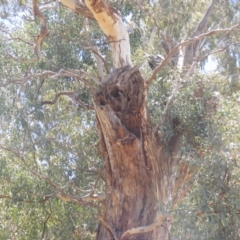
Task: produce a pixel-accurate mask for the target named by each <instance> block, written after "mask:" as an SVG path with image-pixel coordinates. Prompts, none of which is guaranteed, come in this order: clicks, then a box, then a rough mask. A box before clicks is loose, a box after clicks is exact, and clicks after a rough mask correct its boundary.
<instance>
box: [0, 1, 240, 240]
mask: <svg viewBox="0 0 240 240" xmlns="http://www.w3.org/2000/svg"><path fill="white" fill-rule="evenodd" d="M30 2H31V1H11V3H9V1H0V3H1V6H0V14H1V15H0V17H1V20H0V32H1V35H0V82H1V83H0V91H1V94H0V119H1V121H0V148H1V150H0V204H1V210H0V211H1V212H0V239H18V240H21V239H24V240H25V239H27V240H28V239H29V240H30V239H42V238H43V236H45V237H46V239H83V240H88V239H89V240H90V239H94V235H95V231H96V224H97V222H96V216H97V213H98V209H96V208H90V207H89V206H80V205H77V204H73V203H65V202H63V201H61V200H60V199H57V198H56V195H57V190H56V189H55V188H54V187H53V186H52V185H51V184H49V181H48V180H51V182H52V183H53V184H55V185H57V186H58V187H59V188H62V189H64V191H65V192H67V193H68V194H76V195H82V192H80V191H79V189H82V190H88V189H91V188H92V187H93V186H94V184H95V182H96V180H97V179H98V178H99V180H98V183H97V186H96V188H97V191H99V192H100V191H102V192H103V191H104V176H102V175H101V174H99V173H101V169H102V160H101V157H100V154H99V153H98V151H97V145H98V141H99V139H98V135H97V131H96V121H95V113H94V112H93V111H92V110H86V109H85V108H83V107H82V106H81V105H78V104H77V103H76V101H74V100H72V99H71V98H68V97H67V96H60V97H59V98H58V99H57V101H56V103H55V104H52V105H50V104H42V102H44V101H53V100H54V98H55V96H56V94H58V93H60V92H73V93H74V94H75V95H74V96H76V98H77V100H79V101H81V102H82V103H84V104H85V105H88V106H91V105H92V98H91V97H92V96H91V95H92V92H91V89H90V87H89V86H88V85H86V84H84V83H82V82H79V81H77V80H76V79H74V78H73V77H68V76H61V77H58V78H53V77H52V76H51V75H48V76H45V77H44V78H40V77H33V76H32V74H34V73H41V72H43V71H53V72H59V71H60V70H61V69H76V70H82V71H84V72H85V73H86V74H88V76H89V75H90V76H95V77H96V76H97V74H96V64H95V59H94V55H93V53H92V51H91V50H89V47H93V46H95V47H97V48H98V50H99V52H100V53H101V55H102V56H103V57H104V58H105V60H106V63H107V64H108V66H109V68H110V69H111V67H112V63H111V53H110V51H109V46H108V43H107V39H106V37H105V36H104V34H103V33H102V32H101V31H100V29H99V27H98V26H97V23H96V22H94V21H90V20H86V19H84V18H82V17H80V16H78V15H77V14H74V13H73V12H71V11H69V10H67V9H65V8H64V7H63V6H61V5H59V6H57V8H55V9H48V10H46V11H44V15H45V17H46V18H47V21H48V28H49V35H48V37H47V38H46V39H45V40H44V42H43V44H42V49H41V59H40V61H38V62H33V63H29V62H26V61H15V60H14V59H13V58H12V57H10V54H11V55H12V56H15V57H16V58H18V59H21V60H30V59H33V58H34V53H33V49H32V48H33V45H32V44H33V43H34V39H35V38H36V36H37V35H38V34H39V22H38V20H37V19H35V18H34V17H33V16H32V15H31V14H30V15H29V13H28V10H27V8H26V6H25V4H30ZM217 2H218V3H217V4H216V7H215V10H214V13H213V14H212V16H211V19H210V22H209V28H210V29H211V28H218V27H219V28H220V27H229V26H232V25H234V24H235V23H237V22H239V7H240V6H239V2H238V1H217ZM223 2H224V3H223ZM110 3H111V4H112V6H115V7H116V8H117V9H118V10H119V11H120V12H121V13H122V16H123V20H124V22H125V24H126V26H127V28H128V30H129V35H130V42H131V47H132V49H131V50H132V58H133V61H134V63H136V64H137V63H139V62H142V61H145V60H146V59H147V56H148V54H162V55H166V54H165V52H164V50H163V47H162V44H161V39H162V38H163V37H165V36H166V35H170V36H171V38H172V39H173V41H174V42H176V43H179V42H180V41H182V40H183V39H187V38H189V36H190V35H191V33H192V31H193V30H194V29H195V27H196V24H197V23H198V21H199V20H200V19H201V18H202V15H203V12H204V10H205V9H206V6H207V5H206V1H202V0H198V1H180V0H177V1H147V0H146V1H110ZM222 4H224V7H223V6H222ZM239 41H240V36H239V32H233V33H231V34H222V35H213V36H211V37H210V38H206V40H205V43H204V45H203V47H202V49H201V53H200V57H202V61H200V64H199V65H200V66H201V67H199V71H198V72H197V74H196V75H194V76H191V78H189V80H188V81H187V82H186V83H185V84H184V86H183V87H182V88H181V89H180V90H179V91H178V94H177V95H176V97H175V98H174V100H173V103H172V104H171V105H170V107H169V109H168V114H167V118H166V123H165V125H164V127H163V128H162V129H160V131H161V133H162V141H163V143H164V142H167V141H169V139H170V138H171V137H172V136H174V134H179V133H181V134H182V143H181V153H182V159H183V161H184V162H185V163H187V164H188V165H189V166H190V169H191V170H192V171H193V172H194V171H196V169H197V171H196V174H194V178H193V179H192V181H191V184H192V187H191V189H190V190H189V192H188V194H187V195H186V197H185V198H184V199H183V200H182V201H181V202H180V203H179V204H178V205H176V206H174V208H172V207H171V208H170V209H169V208H168V207H166V210H167V211H171V212H173V213H174V223H173V226H172V230H171V239H197V240H198V239H199V240H200V239H211V240H217V239H224V240H226V239H234V240H235V239H239V224H240V219H239V213H240V212H239V211H240V209H239V206H240V202H239V201H240V200H239V199H240V196H239V192H240V189H239V188H240V185H239V178H240V171H239V164H240V160H239V159H240V154H239V149H240V133H239V129H240V126H239V118H240V110H239V104H240V100H239V99H240V92H239V89H240V87H239V86H240V85H239V77H238V76H239V65H240V55H239V46H238V44H237V43H238V42H239ZM216 46H217V47H219V48H221V49H223V48H225V51H221V52H220V53H219V54H215V55H213V58H212V60H209V61H208V59H207V58H206V57H205V58H204V56H205V55H206V54H209V53H210V52H213V51H215V50H216ZM217 49H218V48H217ZM213 60H214V63H216V67H218V69H217V71H215V72H214V73H211V72H210V73H209V72H207V71H206V69H207V65H209V64H211V63H213ZM141 71H142V73H143V75H144V76H147V75H149V73H150V69H149V67H148V66H147V64H144V65H143V67H142V69H141ZM23 77H29V78H28V80H27V81H17V80H18V79H19V78H23ZM83 77H84V78H85V76H83ZM183 77H184V76H183V74H182V73H179V72H178V70H177V69H176V67H172V66H171V65H170V64H169V65H168V66H166V67H165V68H164V69H163V70H162V71H161V72H160V73H159V74H158V76H157V78H156V79H155V81H154V82H153V84H152V85H151V86H150V88H149V94H148V109H149V115H150V118H151V122H152V123H153V124H158V123H159V122H160V121H161V119H162V118H161V117H162V114H163V112H164V109H165V107H166V103H167V101H168V99H169V97H170V96H171V94H172V90H173V89H174V88H175V87H176V86H177V85H178V84H179V83H181V80H182V78H183ZM86 78H87V77H86ZM87 80H88V81H89V82H90V83H91V84H92V85H94V84H95V82H94V81H93V78H91V77H88V79H87ZM174 121H177V124H175V125H174V124H173V122H174ZM35 172H38V173H39V174H41V176H40V177H39V176H37V175H36V174H34V173H35ZM43 176H44V177H47V178H48V180H47V181H46V179H44V178H43ZM96 205H97V204H96ZM97 207H99V206H98V205H97Z"/></svg>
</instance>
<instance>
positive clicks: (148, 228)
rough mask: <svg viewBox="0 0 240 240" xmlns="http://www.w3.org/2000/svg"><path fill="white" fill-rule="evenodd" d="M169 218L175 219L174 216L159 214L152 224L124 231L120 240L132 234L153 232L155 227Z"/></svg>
mask: <svg viewBox="0 0 240 240" xmlns="http://www.w3.org/2000/svg"><path fill="white" fill-rule="evenodd" d="M168 220H173V217H172V216H159V217H158V219H157V221H156V222H154V223H152V224H151V225H148V226H142V227H137V228H132V229H129V230H127V231H125V232H124V233H123V235H122V236H121V238H120V240H124V239H125V238H126V237H129V236H131V235H135V234H140V233H147V232H151V231H153V230H154V229H156V228H157V227H159V226H161V225H162V224H163V222H164V221H168Z"/></svg>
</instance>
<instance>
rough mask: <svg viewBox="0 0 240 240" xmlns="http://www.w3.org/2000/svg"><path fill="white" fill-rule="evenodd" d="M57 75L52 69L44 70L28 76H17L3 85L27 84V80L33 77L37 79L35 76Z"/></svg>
mask: <svg viewBox="0 0 240 240" xmlns="http://www.w3.org/2000/svg"><path fill="white" fill-rule="evenodd" d="M53 75H56V73H55V72H52V71H44V72H41V73H35V74H29V75H28V76H25V77H22V78H15V79H12V80H9V81H7V82H6V83H4V84H1V85H2V86H3V87H5V86H7V85H9V84H25V83H26V82H28V81H29V80H31V79H35V78H45V77H48V76H53Z"/></svg>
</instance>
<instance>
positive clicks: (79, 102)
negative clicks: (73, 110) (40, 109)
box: [41, 92, 93, 110]
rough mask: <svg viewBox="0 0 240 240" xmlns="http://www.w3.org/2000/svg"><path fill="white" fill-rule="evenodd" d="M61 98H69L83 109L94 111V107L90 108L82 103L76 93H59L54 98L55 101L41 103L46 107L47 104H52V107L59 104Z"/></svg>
mask: <svg viewBox="0 0 240 240" xmlns="http://www.w3.org/2000/svg"><path fill="white" fill-rule="evenodd" d="M60 96H68V97H69V98H70V99H72V100H73V101H74V102H75V103H77V104H78V105H80V106H81V107H83V108H84V109H86V110H90V109H93V106H89V105H87V104H85V103H83V102H82V101H80V100H79V99H78V98H77V96H76V93H74V92H60V93H57V94H56V95H55V97H54V99H53V100H52V101H43V102H41V104H42V105H46V104H50V105H53V104H55V103H56V102H57V100H58V98H59V97H60Z"/></svg>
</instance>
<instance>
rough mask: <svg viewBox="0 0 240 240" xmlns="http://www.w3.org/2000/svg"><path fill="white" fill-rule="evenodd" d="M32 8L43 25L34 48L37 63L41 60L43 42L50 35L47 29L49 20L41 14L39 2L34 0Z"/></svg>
mask: <svg viewBox="0 0 240 240" xmlns="http://www.w3.org/2000/svg"><path fill="white" fill-rule="evenodd" d="M32 7H33V13H34V15H35V16H37V17H38V18H39V20H40V23H41V31H40V34H39V35H38V37H37V39H36V43H35V47H34V53H35V55H36V61H38V60H39V59H40V49H41V45H42V41H43V39H44V38H45V37H46V36H47V35H48V28H47V20H46V18H45V17H44V16H43V14H42V13H41V11H40V9H39V7H38V3H37V0H32Z"/></svg>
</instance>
